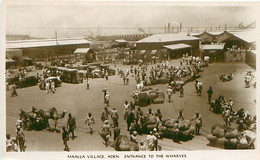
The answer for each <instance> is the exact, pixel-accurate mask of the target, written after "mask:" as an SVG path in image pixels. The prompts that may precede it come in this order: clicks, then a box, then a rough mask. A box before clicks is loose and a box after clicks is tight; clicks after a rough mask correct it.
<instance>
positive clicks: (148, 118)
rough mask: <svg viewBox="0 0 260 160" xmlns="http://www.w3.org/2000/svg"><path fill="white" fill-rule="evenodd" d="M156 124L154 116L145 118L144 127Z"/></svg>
mask: <svg viewBox="0 0 260 160" xmlns="http://www.w3.org/2000/svg"><path fill="white" fill-rule="evenodd" d="M156 122H157V119H156V117H155V116H149V117H147V121H146V125H150V124H156Z"/></svg>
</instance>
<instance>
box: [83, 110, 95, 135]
mask: <svg viewBox="0 0 260 160" xmlns="http://www.w3.org/2000/svg"><path fill="white" fill-rule="evenodd" d="M85 124H88V127H89V129H90V134H91V135H92V134H93V127H92V125H93V124H95V120H94V117H93V116H92V113H88V116H87V118H86V121H85Z"/></svg>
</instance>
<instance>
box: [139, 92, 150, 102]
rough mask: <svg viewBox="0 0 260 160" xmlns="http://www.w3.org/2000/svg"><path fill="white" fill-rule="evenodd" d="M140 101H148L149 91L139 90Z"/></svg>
mask: <svg viewBox="0 0 260 160" xmlns="http://www.w3.org/2000/svg"><path fill="white" fill-rule="evenodd" d="M138 97H139V101H146V100H147V97H148V95H147V93H146V92H139V93H138Z"/></svg>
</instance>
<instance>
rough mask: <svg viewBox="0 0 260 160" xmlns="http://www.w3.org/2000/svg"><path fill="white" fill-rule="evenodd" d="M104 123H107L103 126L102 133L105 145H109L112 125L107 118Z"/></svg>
mask: <svg viewBox="0 0 260 160" xmlns="http://www.w3.org/2000/svg"><path fill="white" fill-rule="evenodd" d="M104 123H105V124H104V125H103V126H102V131H101V135H102V136H103V138H104V140H105V145H106V147H107V145H108V142H109V137H110V136H111V129H110V125H109V124H108V120H105V122H104Z"/></svg>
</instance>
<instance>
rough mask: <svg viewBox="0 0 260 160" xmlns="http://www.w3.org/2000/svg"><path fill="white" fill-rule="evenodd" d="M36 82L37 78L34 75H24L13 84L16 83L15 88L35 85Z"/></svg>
mask: <svg viewBox="0 0 260 160" xmlns="http://www.w3.org/2000/svg"><path fill="white" fill-rule="evenodd" d="M37 83H38V80H37V78H36V77H35V76H26V77H24V78H23V79H21V80H19V81H18V82H16V83H15V84H16V86H17V88H24V87H29V86H34V85H37Z"/></svg>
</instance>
